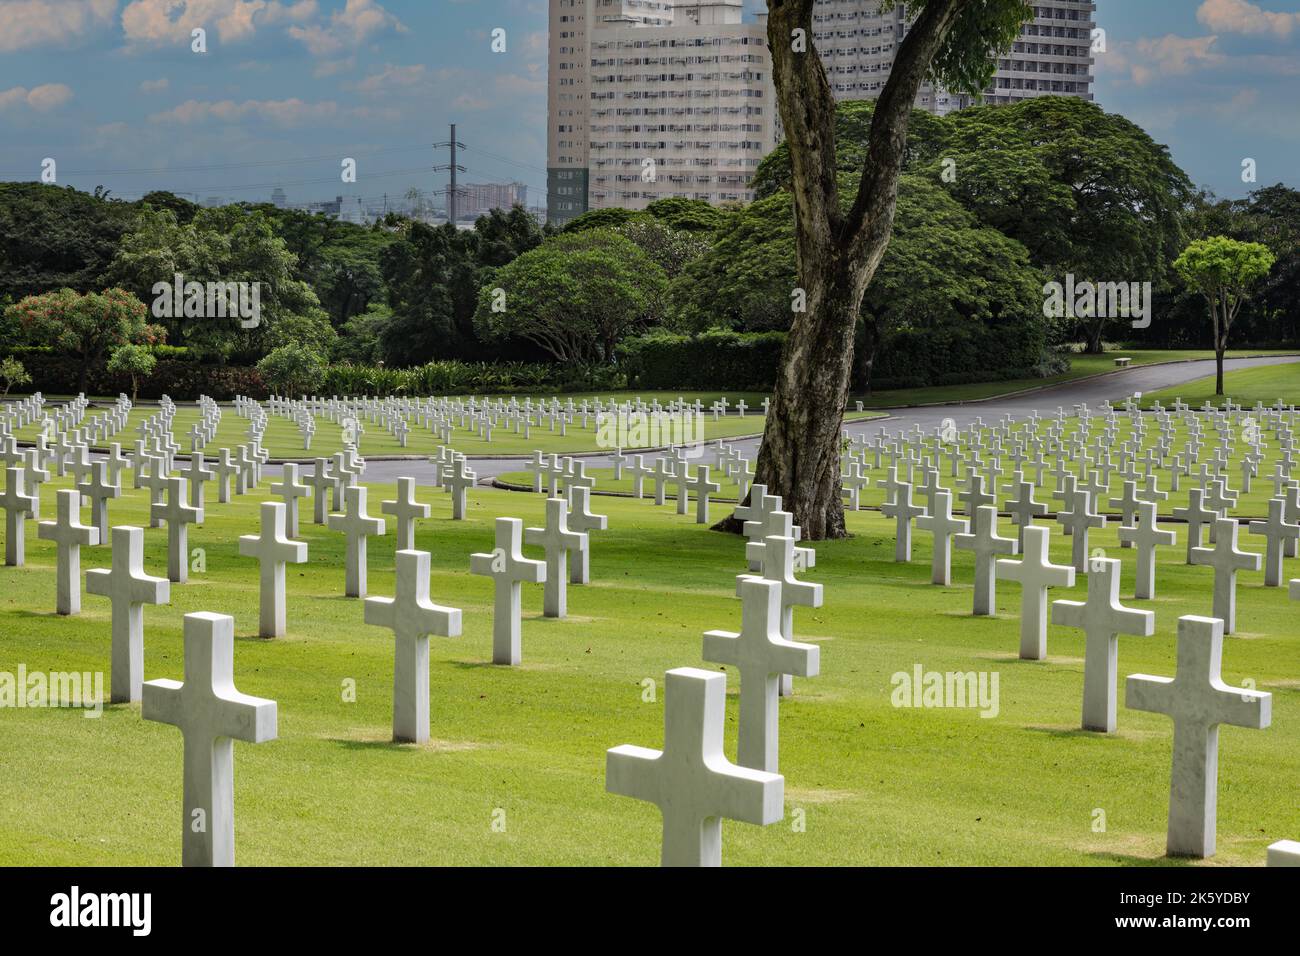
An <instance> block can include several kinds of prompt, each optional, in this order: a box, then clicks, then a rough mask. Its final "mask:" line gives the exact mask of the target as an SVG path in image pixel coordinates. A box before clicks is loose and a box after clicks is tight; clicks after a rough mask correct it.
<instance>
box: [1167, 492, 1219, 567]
mask: <svg viewBox="0 0 1300 956" xmlns="http://www.w3.org/2000/svg"><path fill="white" fill-rule="evenodd" d="M1204 496H1205V492H1204V491H1202V490H1201V489H1200V488H1191V489H1189V490H1188V492H1187V507H1186V508H1175V509H1174V512H1173V513H1174V517H1175V518H1181V519H1182V520H1183V521H1186V522H1187V563H1188V564H1191V563H1192V552H1193V551H1194V550H1196V549H1197V548H1199V547H1201V542H1202V541H1204V540H1205V536H1204V528H1205V526H1206V525H1208V524H1210V522H1212V521H1214V519H1215V518H1217V517H1218V513H1217V512H1215V511H1211V510H1210V509H1209V508H1206V507H1205V506H1204V504H1203V503H1202V502H1203V500H1204Z"/></svg>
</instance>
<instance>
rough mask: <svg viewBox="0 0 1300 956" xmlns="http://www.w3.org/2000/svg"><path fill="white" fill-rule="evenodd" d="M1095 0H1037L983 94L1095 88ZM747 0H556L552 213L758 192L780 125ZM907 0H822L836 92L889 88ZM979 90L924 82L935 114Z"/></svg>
mask: <svg viewBox="0 0 1300 956" xmlns="http://www.w3.org/2000/svg"><path fill="white" fill-rule="evenodd" d="M1095 6H1096V4H1095V2H1093V0H1039V2H1038V3H1036V4H1035V5H1034V17H1033V18H1032V19H1031V20H1029V21H1028V22H1026V23H1025V25H1024V28H1023V30H1022V31H1021V35H1020V37H1019V39H1017V41H1016V42H1015V44H1014V45H1013V47H1012V49H1011V50H1010V51H1009V52H1008V53H1007V54H1006V55H1005V56H1003V57H1000V58H999V60H998V63H997V71H996V74H995V76H994V79H993V83H992V86H991V87H990V89H989V90H988V91H987V93H986V95H985V102H990V103H1003V104H1005V103H1011V102H1015V101H1018V100H1021V99H1025V98H1028V97H1034V96H1044V95H1049V94H1055V95H1070V96H1081V97H1085V98H1087V99H1091V98H1092V93H1091V84H1092V63H1093V60H1092V56H1091V48H1092V30H1093V26H1094V21H1093V11H1094V9H1095ZM741 14H742V0H550V30H551V34H550V76H549V84H548V85H549V90H548V104H547V106H548V125H547V193H548V196H547V218H548V219H549V220H550V221H551V222H554V223H557V224H562V223H564V222H567V221H568V220H569V219H572V218H573V217H575V216H578V215H581V214H582V213H583V212H586V211H587V210H588V209H598V208H603V207H610V206H623V207H626V208H630V209H641V208H644V207H645V206H646V205H647V204H649V203H650V202H652V201H654V200H655V199H660V198H664V197H666V196H686V197H690V198H697V199H705V200H708V201H709V202H723V201H726V200H733V199H734V200H740V201H749V200H750V199H752V198H753V192H752V190H751V189H750V188H749V182H750V180H751V178H752V176H753V173H754V170H755V169H756V168H757V167H758V163H759V161H760V160H761V159H762V158H763V156H764V155H766V154H767V153H768V152H769V151H770V150H771V149H772V148H773V147H774V146H775V145H776V143H777V142H778V141H779V138H780V136H781V128H780V118H779V115H778V111H777V107H776V100H775V94H774V89H773V86H772V76H771V65H770V59H769V56H768V52H767V24H766V17H765V16H764V15H760V16H759V17H758V18H757V19H756V20H754V21H753V22H750V23H745V22H743V21H742V15H741ZM907 29H908V22H907V18H906V16H905V13H904V8H903V6H902V4H895V5H892V6H887V7H885V8H884V9H882V4H881V2H880V0H818V2H817V6H816V8H815V10H814V13H813V41H814V45H815V47H816V49H817V52H818V54H819V55H820V56H821V58H822V61H823V63H824V64H825V66H826V72H827V77H828V79H829V81H830V84H831V89H832V90H833V91H834V94H835V96H836V98H837V99H845V100H849V99H871V98H874V97H876V96H878V95H879V93H880V91H881V89H883V87H884V85H885V82H886V81H887V80H888V79H889V73H890V70H891V69H892V68H893V63H894V56H895V53H896V51H897V48H898V45H899V44H900V43H901V42H902V40H903V37H904V36H906V34H907ZM971 102H972V98H971V97H968V96H961V95H955V94H950V93H948V92H947V91H944V90H942V89H936V88H933V87H929V86H927V87H925V88H923V89H922V90H921V93H920V94H919V96H918V98H917V106H918V107H919V108H921V109H925V110H928V111H930V112H932V113H936V114H940V115H942V114H944V113H948V112H950V111H952V110H954V109H960V108H962V107H964V106H967V105H970V103H971Z"/></svg>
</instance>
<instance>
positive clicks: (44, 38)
mask: <svg viewBox="0 0 1300 956" xmlns="http://www.w3.org/2000/svg"><path fill="white" fill-rule="evenodd" d="M116 12H117V0H5V2H4V3H0V53H13V52H15V51H17V50H25V49H28V48H29V47H36V46H45V45H47V44H65V45H66V44H69V43H72V42H74V41H76V40H79V39H81V38H82V37H84V36H86V35H87V34H88V33H90V32H91V31H92V30H96V29H100V28H102V27H106V26H110V25H111V24H112V22H113V14H114V13H116Z"/></svg>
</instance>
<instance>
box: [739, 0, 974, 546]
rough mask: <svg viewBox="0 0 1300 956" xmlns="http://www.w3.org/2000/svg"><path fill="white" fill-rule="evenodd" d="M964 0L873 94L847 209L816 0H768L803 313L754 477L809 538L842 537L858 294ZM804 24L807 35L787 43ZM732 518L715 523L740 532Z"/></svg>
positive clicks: (943, 0)
mask: <svg viewBox="0 0 1300 956" xmlns="http://www.w3.org/2000/svg"><path fill="white" fill-rule="evenodd" d="M967 2H968V0H931V2H929V3H928V4H927V5H926V6H925V8H924V9H923V10H922V11H921V12H920V15H919V16H918V17H917V20H916V22H915V23H914V24H913V25H912V28H911V29H910V30H909V32H908V34H907V37H906V38H905V39H904V40H903V42H902V44H901V45H900V46H899V48H898V54H897V56H896V57H895V60H894V65H893V69H892V71H891V73H890V78H889V81H888V83H886V85H885V88H884V90H882V91H881V94H880V97H879V99H878V100H877V101H876V108H875V113H874V115H873V117H872V122H871V131H870V134H869V138H868V145H867V159H866V163H865V168H864V169H863V172H862V177H861V180H860V181H859V183H858V192H857V196H856V198H855V199H854V202H853V206H852V208H851V209H850V210H849V211H848V212H847V213H846V212H844V211H843V210H842V207H841V205H840V197H839V186H838V177H837V173H838V169H837V166H836V157H835V97H834V96H833V95H832V93H831V89H830V84H829V83H828V82H827V79H826V71H825V69H824V68H823V66H822V63H821V59H820V57H819V56H818V55H817V51H816V49H815V47H814V44H813V28H812V11H813V6H814V0H768V4H767V6H768V25H767V37H768V50H769V52H770V53H771V55H772V76H773V80H774V82H775V87H776V97H777V105H778V106H779V108H780V112H781V121H782V124H783V125H784V127H785V133H786V140H787V142H788V143H789V147H790V165H791V172H792V176H791V187H792V190H793V193H794V211H795V252H796V261H797V265H798V273H799V284H800V287H801V288H802V289H803V290H804V292H805V293H806V295H807V311H805V312H801V313H796V314H795V316H794V320H793V322H792V323H791V327H790V332H789V335H788V337H787V339H786V345H785V350H784V352H783V357H782V367H781V371H780V373H779V374H778V376H777V381H776V388H775V390H774V392H773V395H772V403H771V408H770V412H769V414H768V416H767V423H766V426H765V428H764V433H763V445H762V449H761V451H760V452H759V456H758V463H757V467H756V469H755V479H754V480H755V481H756V482H757V483H759V484H766V485H767V487H768V490H769V492H770V493H772V494H777V495H780V496H781V498H782V502H783V507H784V509H785V510H786V511H789V512H791V513H792V514H793V516H794V521H795V523H796V524H798V525H800V526H801V527H802V529H803V536H804V537H805V538H808V539H810V540H819V539H822V538H834V537H843V536H844V535H845V534H846V531H845V527H844V505H843V502H842V501H841V498H840V466H839V461H840V427H841V425H842V422H843V414H844V407H845V403H846V402H847V400H848V390H849V381H850V377H851V375H850V373H851V371H852V368H853V331H854V326H855V324H856V322H857V317H858V310H859V308H860V307H861V303H862V295H863V293H864V292H865V291H866V288H867V284H868V283H869V282H870V281H871V278H872V276H873V275H874V274H875V271H876V268H877V267H878V266H879V265H880V260H881V259H882V258H883V257H884V254H885V249H886V247H887V246H888V245H889V238H890V234H891V232H892V230H893V224H894V208H895V204H896V200H897V196H898V178H899V174H900V172H901V170H902V165H903V158H904V154H905V147H906V143H907V127H908V121H909V119H910V118H911V115H912V107H913V104H914V103H915V101H916V96H917V93H918V91H919V90H920V87H921V84H922V82H923V81H924V80H925V77H926V74H927V72H928V71H929V68H930V64H931V62H932V61H933V59H934V56H935V54H936V53H937V52H938V50H939V49H940V47H941V46H942V44H943V42H944V40H945V39H946V38H947V36H948V33H949V32H950V30H951V29H952V26H953V23H954V22H955V20H956V18H957V15H958V13H959V12H960V10H961V9H962V7H963V6H964V5H965V4H966V3H967ZM796 31H798V35H799V36H801V37H802V41H803V42H802V44H800V45H798V46H796V44H795V43H794V42H792V40H793V38H794V36H795V35H796ZM735 524H736V522H734V521H726V522H723V523H722V524H721V525H719V527H721V528H725V529H727V530H736V529H735Z"/></svg>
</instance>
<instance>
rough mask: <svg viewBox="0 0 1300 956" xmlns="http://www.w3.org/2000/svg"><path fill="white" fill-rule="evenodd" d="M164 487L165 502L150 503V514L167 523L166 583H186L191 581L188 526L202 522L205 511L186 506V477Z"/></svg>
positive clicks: (168, 480) (166, 481) (170, 479)
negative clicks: (167, 581)
mask: <svg viewBox="0 0 1300 956" xmlns="http://www.w3.org/2000/svg"><path fill="white" fill-rule="evenodd" d="M163 487H164V489H165V494H166V496H167V497H166V500H165V501H161V502H158V503H156V504H151V505H150V506H149V513H150V515H152V517H153V518H154V519H155V520H157V521H166V522H167V580H169V581H171V582H173V583H174V584H184V583H185V582H186V581H187V580H188V579H189V567H190V564H189V560H190V551H189V526H190V525H191V524H195V523H202V521H203V509H202V508H192V507H190V506H189V505H187V504H186V503H185V479H184V478H175V477H172V478H166V479H164V483H163Z"/></svg>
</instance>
